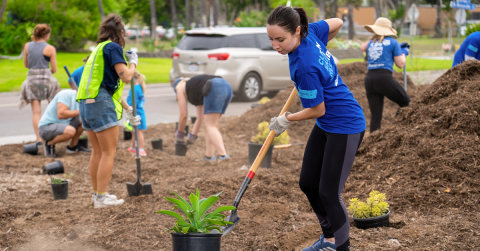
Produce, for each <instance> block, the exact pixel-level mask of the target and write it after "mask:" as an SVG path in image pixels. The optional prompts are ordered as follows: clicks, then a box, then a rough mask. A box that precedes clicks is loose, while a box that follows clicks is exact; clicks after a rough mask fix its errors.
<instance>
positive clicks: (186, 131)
mask: <svg viewBox="0 0 480 251" xmlns="http://www.w3.org/2000/svg"><path fill="white" fill-rule="evenodd" d="M177 130H178V122H177V123H176V124H175V132H177ZM185 134H188V125H186V126H185Z"/></svg>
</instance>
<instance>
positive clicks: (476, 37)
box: [452, 31, 480, 67]
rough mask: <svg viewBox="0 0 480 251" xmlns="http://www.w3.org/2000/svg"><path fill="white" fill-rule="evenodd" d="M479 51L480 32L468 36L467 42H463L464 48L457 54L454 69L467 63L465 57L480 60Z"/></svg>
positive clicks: (461, 47)
mask: <svg viewBox="0 0 480 251" xmlns="http://www.w3.org/2000/svg"><path fill="white" fill-rule="evenodd" d="M479 49H480V31H476V32H474V33H472V34H470V35H468V37H467V38H466V39H465V41H463V43H462V46H460V49H458V51H457V52H456V53H455V57H454V58H453V64H452V67H454V66H455V65H457V64H460V63H462V62H463V61H465V55H467V56H470V57H472V58H475V59H477V60H480V53H479V52H478V50H479Z"/></svg>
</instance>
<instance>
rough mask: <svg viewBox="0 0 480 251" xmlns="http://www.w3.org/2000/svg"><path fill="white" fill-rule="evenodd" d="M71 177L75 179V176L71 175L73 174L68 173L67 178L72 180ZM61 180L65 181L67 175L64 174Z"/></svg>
mask: <svg viewBox="0 0 480 251" xmlns="http://www.w3.org/2000/svg"><path fill="white" fill-rule="evenodd" d="M73 177H75V174H73V173H69V174H68V178H69V179H73ZM63 178H64V179H66V178H67V174H64V175H63Z"/></svg>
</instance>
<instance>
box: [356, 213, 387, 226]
mask: <svg viewBox="0 0 480 251" xmlns="http://www.w3.org/2000/svg"><path fill="white" fill-rule="evenodd" d="M389 216H390V210H388V212H387V213H386V214H384V215H381V216H377V217H372V218H366V219H360V218H355V217H353V216H352V218H353V222H354V223H355V227H357V228H359V229H367V228H374V227H389V226H390V217H389Z"/></svg>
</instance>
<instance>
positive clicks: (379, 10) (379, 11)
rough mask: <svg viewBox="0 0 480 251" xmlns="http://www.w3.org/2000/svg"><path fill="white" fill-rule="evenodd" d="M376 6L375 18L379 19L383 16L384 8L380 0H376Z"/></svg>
mask: <svg viewBox="0 0 480 251" xmlns="http://www.w3.org/2000/svg"><path fill="white" fill-rule="evenodd" d="M374 6H375V19H377V18H379V17H381V16H382V8H381V7H380V0H375V1H374Z"/></svg>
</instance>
